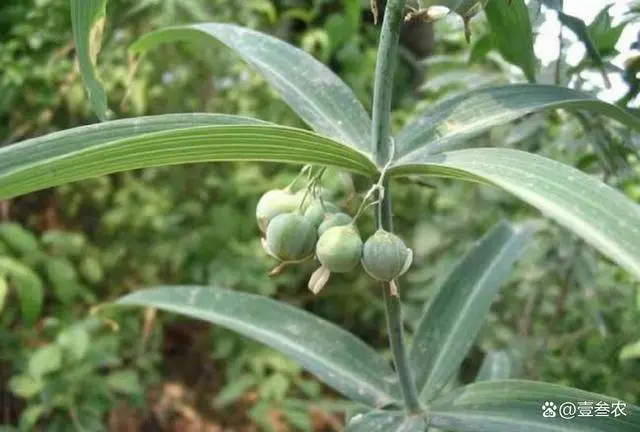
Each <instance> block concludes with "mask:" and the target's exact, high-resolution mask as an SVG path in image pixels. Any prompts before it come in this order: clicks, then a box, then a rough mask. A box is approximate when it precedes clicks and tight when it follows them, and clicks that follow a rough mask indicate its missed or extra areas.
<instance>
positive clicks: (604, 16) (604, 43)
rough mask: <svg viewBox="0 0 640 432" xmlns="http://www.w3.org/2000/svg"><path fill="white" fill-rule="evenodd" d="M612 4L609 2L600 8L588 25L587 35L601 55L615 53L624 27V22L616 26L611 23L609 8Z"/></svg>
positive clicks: (605, 55)
mask: <svg viewBox="0 0 640 432" xmlns="http://www.w3.org/2000/svg"><path fill="white" fill-rule="evenodd" d="M612 6H613V4H609V5H607V6H605V7H604V8H602V10H600V12H599V13H598V15H597V16H596V17H595V18H594V19H593V21H592V22H591V24H589V27H588V30H589V35H590V36H591V39H592V40H593V43H594V44H595V46H596V48H597V50H598V52H599V53H600V55H601V56H602V57H607V56H613V55H615V54H617V50H616V45H617V44H618V41H619V40H620V36H622V32H623V31H624V29H625V27H626V22H623V23H621V24H618V25H617V26H613V25H612V24H613V22H612V19H611V15H609V9H611V7H612Z"/></svg>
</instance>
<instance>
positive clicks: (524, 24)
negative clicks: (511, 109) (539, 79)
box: [484, 0, 537, 82]
mask: <svg viewBox="0 0 640 432" xmlns="http://www.w3.org/2000/svg"><path fill="white" fill-rule="evenodd" d="M484 12H485V14H486V15H487V20H488V22H489V26H490V27H491V33H492V35H493V37H492V39H493V42H494V44H495V46H496V47H497V48H498V50H499V51H500V53H501V54H502V56H503V57H504V58H505V60H507V61H508V62H509V63H512V64H514V65H516V66H518V67H519V68H520V69H522V71H523V72H524V74H525V76H526V77H527V79H528V80H529V81H530V82H535V80H536V67H537V59H536V56H535V53H534V51H533V30H532V29H531V22H530V20H529V9H528V8H527V5H526V4H525V2H524V0H511V1H508V2H507V1H504V0H492V1H488V2H487V4H486V5H485V6H484Z"/></svg>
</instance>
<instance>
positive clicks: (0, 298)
mask: <svg viewBox="0 0 640 432" xmlns="http://www.w3.org/2000/svg"><path fill="white" fill-rule="evenodd" d="M7 294H9V284H8V283H7V279H6V278H5V277H4V274H0V314H1V313H2V310H3V309H4V304H5V302H6V300H7Z"/></svg>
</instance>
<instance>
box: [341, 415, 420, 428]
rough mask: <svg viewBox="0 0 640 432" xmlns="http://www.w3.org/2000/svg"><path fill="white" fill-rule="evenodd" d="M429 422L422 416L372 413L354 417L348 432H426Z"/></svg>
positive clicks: (348, 425)
mask: <svg viewBox="0 0 640 432" xmlns="http://www.w3.org/2000/svg"><path fill="white" fill-rule="evenodd" d="M426 430H427V420H426V418H425V417H424V416H422V415H412V416H407V413H405V412H402V411H371V412H368V413H366V414H358V415H355V416H353V417H352V418H351V419H350V420H349V423H347V428H346V431H347V432H425V431H426Z"/></svg>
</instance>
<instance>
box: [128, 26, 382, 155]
mask: <svg viewBox="0 0 640 432" xmlns="http://www.w3.org/2000/svg"><path fill="white" fill-rule="evenodd" d="M213 40H218V41H220V42H222V43H223V44H225V45H226V46H228V47H229V48H231V49H233V50H234V51H235V52H236V53H238V54H239V55H240V56H241V57H242V58H243V59H244V60H245V61H247V62H248V63H249V64H250V65H251V66H253V67H254V68H256V69H257V70H258V71H260V73H261V74H262V75H263V76H264V77H265V79H266V80H267V81H268V82H269V83H270V84H271V85H272V86H273V87H274V88H275V89H276V90H277V91H278V93H279V94H280V96H281V97H282V98H283V99H284V100H285V101H286V102H287V104H289V106H290V107H291V108H292V109H293V110H294V111H295V112H296V113H297V114H298V115H299V116H300V118H302V119H303V120H304V121H305V122H307V123H308V124H309V125H310V126H311V127H312V128H313V129H314V130H315V131H316V132H318V133H321V134H323V135H326V136H327V137H330V138H334V139H336V140H338V141H340V142H342V143H345V144H349V145H350V146H352V147H354V148H356V149H358V150H359V151H361V152H362V153H364V154H369V153H370V149H369V147H370V145H371V138H370V136H371V120H370V118H369V115H368V114H367V112H366V111H365V110H364V108H363V106H362V104H361V103H360V102H359V101H358V100H357V98H356V96H355V95H354V94H353V92H352V91H351V89H350V88H349V87H348V86H347V85H346V84H345V83H344V82H342V80H341V79H340V78H338V76H337V75H336V74H334V73H333V72H332V71H331V70H330V69H329V68H328V67H326V66H325V65H323V64H322V63H320V62H319V61H317V60H316V59H314V58H313V57H312V56H311V55H309V54H307V53H306V52H304V51H302V50H300V49H298V48H296V47H294V46H293V45H291V44H288V43H286V42H284V41H281V40H279V39H277V38H274V37H272V36H269V35H266V34H263V33H260V32H257V31H255V30H250V29H247V28H244V27H239V26H236V25H232V24H219V23H207V24H194V25H188V26H176V27H170V28H166V29H162V30H158V31H155V32H153V33H150V34H147V35H145V36H143V37H142V38H141V39H139V40H138V41H137V42H135V43H134V44H133V45H132V46H131V48H130V49H131V51H132V52H134V53H137V54H139V53H143V52H145V51H148V50H150V49H152V48H154V47H155V46H157V45H159V44H163V43H168V42H176V41H188V42H192V43H201V44H203V45H207V44H209V43H210V42H211V41H213Z"/></svg>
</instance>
